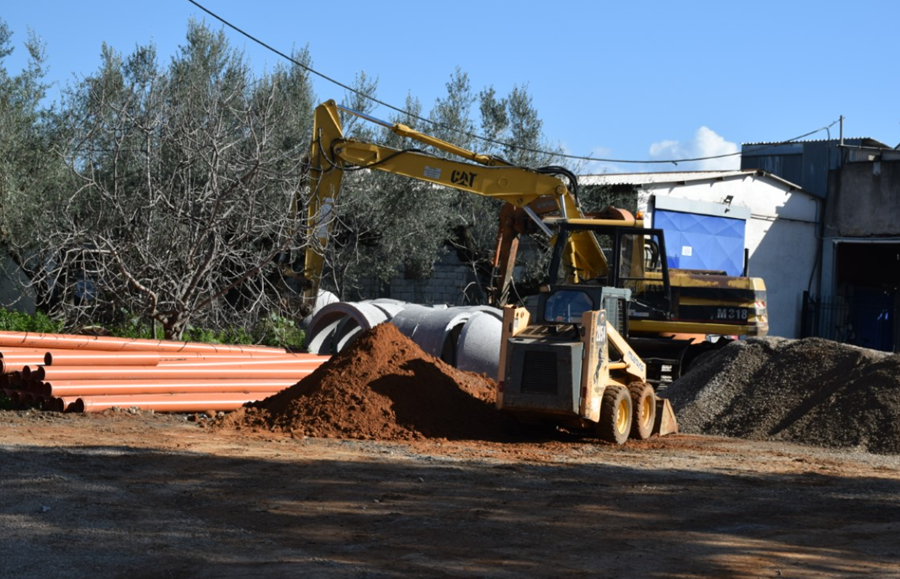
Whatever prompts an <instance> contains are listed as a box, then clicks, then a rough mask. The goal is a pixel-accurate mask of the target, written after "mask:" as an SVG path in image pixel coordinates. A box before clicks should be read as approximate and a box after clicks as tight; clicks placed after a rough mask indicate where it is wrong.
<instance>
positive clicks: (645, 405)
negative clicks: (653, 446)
mask: <svg viewBox="0 0 900 579" xmlns="http://www.w3.org/2000/svg"><path fill="white" fill-rule="evenodd" d="M628 392H629V393H630V394H631V407H632V409H633V411H632V416H631V438H634V439H636V440H647V439H648V438H650V436H651V435H652V434H653V425H654V424H655V423H656V394H655V393H654V392H653V386H651V385H650V384H647V383H646V382H632V383H631V384H629V385H628Z"/></svg>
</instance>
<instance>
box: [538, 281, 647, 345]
mask: <svg viewBox="0 0 900 579" xmlns="http://www.w3.org/2000/svg"><path fill="white" fill-rule="evenodd" d="M630 298H631V291H630V290H628V289H618V288H612V287H608V286H606V287H604V286H599V285H586V284H573V285H568V284H567V285H558V286H544V287H542V288H541V294H540V297H539V298H538V308H537V314H538V315H537V318H536V323H537V324H541V325H546V326H568V327H572V326H573V325H574V326H578V325H580V324H581V320H582V316H583V315H584V313H585V312H589V311H597V310H605V311H606V317H607V319H608V320H609V322H610V323H612V325H613V327H614V328H616V330H617V331H618V332H619V333H620V334H623V335H628V302H629V300H630Z"/></svg>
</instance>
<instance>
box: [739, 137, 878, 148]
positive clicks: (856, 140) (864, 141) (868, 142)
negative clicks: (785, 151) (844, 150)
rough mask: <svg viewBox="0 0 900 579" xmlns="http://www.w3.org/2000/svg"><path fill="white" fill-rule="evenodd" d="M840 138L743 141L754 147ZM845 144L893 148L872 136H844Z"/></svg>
mask: <svg viewBox="0 0 900 579" xmlns="http://www.w3.org/2000/svg"><path fill="white" fill-rule="evenodd" d="M838 142H839V141H838V139H809V140H804V141H790V142H789V143H785V142H784V141H759V142H756V143H741V146H742V147H753V146H759V145H773V146H774V145H793V144H799V145H802V144H803V143H838ZM844 144H845V145H851V146H863V147H876V148H879V149H893V147H889V146H887V145H885V144H884V143H882V142H881V141H877V140H875V139H873V138H871V137H844Z"/></svg>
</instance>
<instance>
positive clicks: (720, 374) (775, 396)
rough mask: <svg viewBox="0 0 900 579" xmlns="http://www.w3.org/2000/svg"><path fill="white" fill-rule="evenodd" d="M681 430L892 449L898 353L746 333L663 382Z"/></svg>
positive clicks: (898, 419) (899, 434)
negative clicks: (747, 336)
mask: <svg viewBox="0 0 900 579" xmlns="http://www.w3.org/2000/svg"><path fill="white" fill-rule="evenodd" d="M666 397H668V398H669V400H670V401H671V402H672V405H673V407H674V408H675V412H676V414H677V416H678V423H679V426H680V427H681V431H682V432H684V433H695V434H715V435H724V436H731V437H738V438H746V439H751V440H783V441H788V442H798V443H802V444H810V445H815V446H822V447H835V448H861V449H865V450H868V451H870V452H876V453H885V454H898V453H900V355H897V354H887V353H884V352H878V351H875V350H867V349H864V348H858V347H855V346H849V345H846V344H839V343H837V342H831V341H828V340H823V339H819V338H806V339H802V340H788V339H784V338H751V339H748V340H746V341H738V342H733V343H731V344H729V345H728V346H726V347H725V348H723V349H722V350H720V351H718V352H716V353H715V354H713V355H711V356H709V357H707V358H706V359H705V360H703V361H702V362H701V363H699V364H698V365H697V366H696V367H695V368H694V369H692V370H691V371H690V372H688V373H687V374H686V375H685V376H683V377H682V378H681V379H680V380H677V381H675V382H674V383H673V384H672V385H671V386H670V387H669V388H668V390H666Z"/></svg>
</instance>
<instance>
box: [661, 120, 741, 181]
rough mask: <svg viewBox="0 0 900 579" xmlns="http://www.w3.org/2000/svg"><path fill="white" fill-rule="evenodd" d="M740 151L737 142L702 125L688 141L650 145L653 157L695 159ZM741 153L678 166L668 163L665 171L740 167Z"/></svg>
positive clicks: (662, 142)
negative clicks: (728, 139)
mask: <svg viewBox="0 0 900 579" xmlns="http://www.w3.org/2000/svg"><path fill="white" fill-rule="evenodd" d="M739 151H740V148H739V147H738V145H737V143H732V142H731V141H726V140H725V139H724V138H723V137H722V136H721V135H719V134H717V133H716V132H715V131H713V130H712V129H710V128H709V127H700V128H699V129H697V132H696V133H694V138H693V139H692V140H690V141H688V142H686V143H681V142H680V141H671V140H666V141H659V142H656V143H653V144H652V145H650V158H651V159H654V160H656V159H659V160H663V159H694V158H698V157H715V156H717V155H727V154H731V153H737V152H739ZM740 167H741V157H740V155H732V156H731V157H722V158H719V159H707V160H705V161H696V162H692V163H679V164H678V167H677V168H674V166H672V165H668V166H667V168H666V169H664V170H665V171H673V170H674V171H677V170H682V171H714V170H733V169H740Z"/></svg>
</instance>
